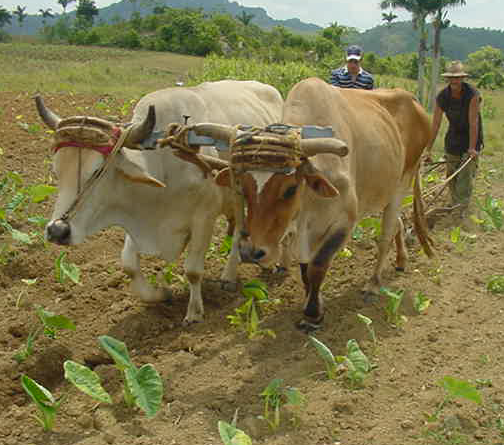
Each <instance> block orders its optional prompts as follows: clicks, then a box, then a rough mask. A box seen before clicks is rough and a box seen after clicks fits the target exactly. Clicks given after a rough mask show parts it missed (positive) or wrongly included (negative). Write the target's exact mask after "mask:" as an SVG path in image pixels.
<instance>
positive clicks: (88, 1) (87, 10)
mask: <svg viewBox="0 0 504 445" xmlns="http://www.w3.org/2000/svg"><path fill="white" fill-rule="evenodd" d="M98 13H99V11H98V8H97V7H96V5H95V2H94V0H79V4H78V5H77V11H76V17H77V25H76V26H77V27H78V28H90V27H91V26H93V22H94V17H95V16H96V15H98Z"/></svg>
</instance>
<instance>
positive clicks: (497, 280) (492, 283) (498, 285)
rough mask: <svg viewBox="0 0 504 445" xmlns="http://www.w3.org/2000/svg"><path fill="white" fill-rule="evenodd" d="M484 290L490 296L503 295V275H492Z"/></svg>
mask: <svg viewBox="0 0 504 445" xmlns="http://www.w3.org/2000/svg"><path fill="white" fill-rule="evenodd" d="M486 288H487V290H488V291H489V292H492V294H504V275H493V276H492V277H490V280H488V283H487V285H486Z"/></svg>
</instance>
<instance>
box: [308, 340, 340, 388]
mask: <svg viewBox="0 0 504 445" xmlns="http://www.w3.org/2000/svg"><path fill="white" fill-rule="evenodd" d="M308 338H309V339H310V342H311V343H312V345H313V346H315V349H316V350H317V352H318V354H319V355H320V357H322V360H323V361H324V365H325V367H326V372H327V378H329V379H331V380H335V379H336V376H337V371H338V364H337V362H336V359H335V358H334V355H333V353H332V352H331V350H330V349H329V348H328V347H327V346H326V345H325V344H324V343H322V342H321V341H320V340H317V339H316V338H315V337H312V336H311V335H310V336H309V337H308Z"/></svg>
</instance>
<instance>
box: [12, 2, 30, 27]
mask: <svg viewBox="0 0 504 445" xmlns="http://www.w3.org/2000/svg"><path fill="white" fill-rule="evenodd" d="M25 11H26V6H19V5H17V7H16V9H15V10H14V11H12V14H13V15H16V16H17V21H18V23H19V28H21V27H22V26H23V21H24V19H25V18H26V16H27V15H28V14H27V13H26V12H25Z"/></svg>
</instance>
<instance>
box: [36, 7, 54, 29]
mask: <svg viewBox="0 0 504 445" xmlns="http://www.w3.org/2000/svg"><path fill="white" fill-rule="evenodd" d="M51 11H52V8H47V9H39V12H40V15H41V16H42V25H44V28H45V25H46V20H47V19H52V18H53V17H54V14H53V13H52V12H51Z"/></svg>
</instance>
